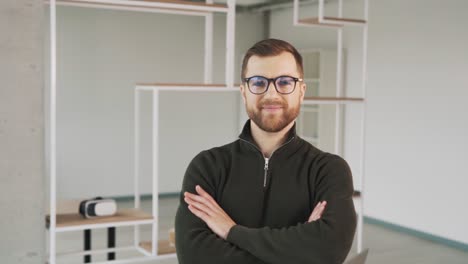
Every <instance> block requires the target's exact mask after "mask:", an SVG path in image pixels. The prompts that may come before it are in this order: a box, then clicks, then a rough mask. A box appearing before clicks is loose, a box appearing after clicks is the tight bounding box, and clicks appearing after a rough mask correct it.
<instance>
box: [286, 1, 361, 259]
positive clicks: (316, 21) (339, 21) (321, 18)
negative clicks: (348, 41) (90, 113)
mask: <svg viewBox="0 0 468 264" xmlns="http://www.w3.org/2000/svg"><path fill="white" fill-rule="evenodd" d="M324 9H325V0H319V1H318V17H313V18H306V19H300V18H299V0H294V3H293V24H294V26H302V27H326V28H332V29H335V30H337V68H336V95H337V98H328V99H325V98H321V99H318V98H316V99H314V98H306V100H305V103H306V104H323V103H327V104H335V105H336V108H337V111H336V118H335V153H338V154H339V152H340V150H339V146H340V145H341V143H340V140H341V139H340V129H341V127H340V119H341V107H342V106H343V105H345V104H346V105H347V104H354V103H358V104H360V105H361V106H362V107H361V110H362V114H361V116H362V119H361V138H360V140H361V152H360V164H359V169H360V177H359V179H360V184H359V189H360V190H359V191H358V194H357V195H355V196H354V197H353V199H354V203H355V205H357V211H358V223H357V251H358V253H360V252H362V240H363V239H362V236H363V219H364V215H363V209H364V196H365V192H364V182H365V181H364V179H365V173H364V169H365V167H364V161H365V139H366V131H365V128H366V100H365V98H366V92H367V36H368V20H369V0H364V18H363V19H350V18H344V17H343V0H338V17H327V16H325V11H324ZM345 26H359V27H361V28H362V39H363V40H362V41H363V42H362V43H363V45H362V72H361V73H362V76H361V82H362V87H361V89H362V98H345V97H341V96H342V93H343V84H342V69H343V68H342V64H343V28H344V27H345ZM340 97H341V98H340ZM338 98H340V99H338ZM323 99H324V100H323Z"/></svg>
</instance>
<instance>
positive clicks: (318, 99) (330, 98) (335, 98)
mask: <svg viewBox="0 0 468 264" xmlns="http://www.w3.org/2000/svg"><path fill="white" fill-rule="evenodd" d="M304 100H314V101H364V98H357V97H322V96H309V97H304Z"/></svg>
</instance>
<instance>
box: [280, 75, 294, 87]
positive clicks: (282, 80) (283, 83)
mask: <svg viewBox="0 0 468 264" xmlns="http://www.w3.org/2000/svg"><path fill="white" fill-rule="evenodd" d="M276 83H277V85H279V86H288V85H293V84H294V79H293V78H291V77H281V78H279V79H278V81H277V82H276Z"/></svg>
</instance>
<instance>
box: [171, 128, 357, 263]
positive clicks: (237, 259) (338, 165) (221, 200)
mask: <svg viewBox="0 0 468 264" xmlns="http://www.w3.org/2000/svg"><path fill="white" fill-rule="evenodd" d="M196 185H200V186H201V187H202V188H203V189H205V190H206V191H207V192H208V193H210V195H211V196H212V197H213V198H214V199H215V200H216V201H217V203H218V204H219V205H220V206H221V208H223V209H224V211H225V212H226V213H227V214H228V215H229V216H230V217H231V218H232V219H233V220H234V222H236V223H237V225H236V226H234V227H233V228H232V229H231V230H230V232H229V234H228V236H227V240H223V239H222V238H220V237H218V236H217V235H215V234H214V233H213V232H212V231H211V230H210V229H209V227H208V226H207V225H206V224H205V222H203V220H201V219H199V218H198V217H196V216H195V215H193V214H192V213H191V212H190V211H189V210H188V207H187V203H186V202H185V201H184V199H183V192H185V191H187V192H191V193H196V192H195V186H196ZM352 194H353V182H352V177H351V171H350V168H349V166H348V164H347V163H346V161H345V160H344V159H342V158H341V157H339V156H337V155H334V154H330V153H327V152H323V151H321V150H319V149H317V148H315V147H314V146H312V145H311V144H309V143H308V142H306V141H304V140H303V139H301V138H299V137H298V136H297V135H296V133H295V127H293V128H292V129H291V131H289V133H288V139H287V140H286V142H285V143H284V144H283V145H282V146H281V147H280V148H278V149H277V150H276V151H275V152H273V154H272V155H271V157H270V159H269V160H268V162H267V161H266V159H265V158H264V157H263V155H262V153H261V151H260V150H259V148H258V147H257V145H256V144H255V142H254V141H253V139H252V136H251V132H250V122H249V121H248V122H247V123H246V125H245V127H244V129H243V131H242V133H241V135H240V136H239V140H236V141H234V142H232V143H230V144H227V145H225V146H221V147H217V148H213V149H210V150H207V151H203V152H201V153H200V154H198V155H197V156H196V157H195V158H194V159H193V160H192V162H191V163H190V165H189V166H188V168H187V172H186V174H185V177H184V181H183V186H182V193H181V197H180V206H179V208H178V211H177V215H176V219H175V230H176V248H177V257H178V260H179V263H180V264H198V263H200V264H231V263H232V264H234V263H235V264H248V263H268V264H274V263H278V264H280V263H281V264H289V263H292V264H301V263H306V264H314V263H320V264H329V263H330V264H335V263H343V261H344V259H345V258H346V256H347V254H348V252H349V250H350V248H351V244H352V241H353V237H354V232H355V228H356V213H355V210H354V205H353V200H352ZM322 200H325V201H327V206H326V208H325V212H324V214H323V215H322V218H321V219H319V220H318V221H315V222H311V223H307V220H308V218H309V216H310V214H311V212H312V210H313V208H314V207H315V205H316V204H317V203H318V202H319V201H322Z"/></svg>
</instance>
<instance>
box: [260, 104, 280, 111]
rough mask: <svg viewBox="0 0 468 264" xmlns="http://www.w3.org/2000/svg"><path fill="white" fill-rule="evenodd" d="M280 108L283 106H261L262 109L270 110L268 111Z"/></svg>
mask: <svg viewBox="0 0 468 264" xmlns="http://www.w3.org/2000/svg"><path fill="white" fill-rule="evenodd" d="M282 108H283V106H281V105H264V106H262V109H265V110H270V111H274V110H279V109H282Z"/></svg>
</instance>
